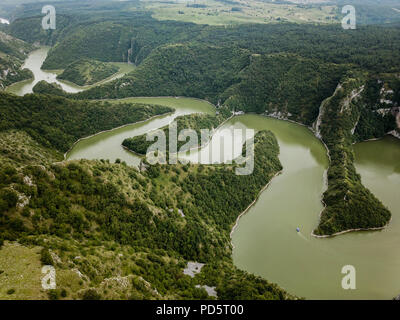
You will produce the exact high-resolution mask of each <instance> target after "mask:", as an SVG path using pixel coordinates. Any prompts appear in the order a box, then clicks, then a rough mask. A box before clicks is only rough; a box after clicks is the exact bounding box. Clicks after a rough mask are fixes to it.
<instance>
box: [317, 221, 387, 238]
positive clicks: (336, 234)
mask: <svg viewBox="0 0 400 320" xmlns="http://www.w3.org/2000/svg"><path fill="white" fill-rule="evenodd" d="M391 222H392V217H391V218H390V220H389V222H388V223H387V224H385V225H384V226H383V227H374V228H356V229H347V230H344V231H339V232H336V233H333V234H328V235H322V236H320V235H316V234H314V231H313V232H311V236H313V237H315V238H319V239H324V238H333V237H336V236H339V235H342V234H346V233H350V232H367V231H379V230H384V229H386V228H387V227H388V226H389V225H390V223H391Z"/></svg>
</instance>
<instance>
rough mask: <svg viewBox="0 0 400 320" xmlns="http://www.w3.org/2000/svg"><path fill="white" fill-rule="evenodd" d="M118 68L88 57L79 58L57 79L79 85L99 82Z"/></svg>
mask: <svg viewBox="0 0 400 320" xmlns="http://www.w3.org/2000/svg"><path fill="white" fill-rule="evenodd" d="M118 70H119V68H118V67H117V66H115V65H112V64H107V63H104V62H99V61H96V60H90V59H81V60H78V61H75V62H73V63H71V64H70V65H68V66H67V67H66V68H65V69H64V71H63V72H62V73H61V74H60V75H58V76H57V79H60V80H68V81H70V82H73V83H75V84H77V85H79V86H86V85H91V84H95V83H97V82H100V81H102V80H104V79H107V78H108V77H110V76H112V75H113V74H115V73H116V72H118Z"/></svg>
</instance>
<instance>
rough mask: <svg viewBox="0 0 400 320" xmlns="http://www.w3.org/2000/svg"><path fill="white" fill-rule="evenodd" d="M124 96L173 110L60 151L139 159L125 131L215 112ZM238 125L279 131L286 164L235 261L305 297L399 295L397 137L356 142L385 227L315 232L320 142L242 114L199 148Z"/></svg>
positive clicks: (241, 239) (253, 214) (249, 224)
mask: <svg viewBox="0 0 400 320" xmlns="http://www.w3.org/2000/svg"><path fill="white" fill-rule="evenodd" d="M27 64H28V61H27ZM32 70H33V71H34V72H35V76H36V75H39V76H40V75H41V72H42V71H40V68H33V69H32ZM35 80H36V79H35ZM26 90H27V89H24V92H25V91H26ZM19 93H21V92H19ZM125 101H131V102H144V103H157V104H162V105H168V106H171V107H174V108H175V109H176V112H175V113H174V114H170V115H164V116H159V117H155V118H153V119H150V120H148V121H144V122H142V123H138V124H133V125H128V126H125V127H123V128H119V129H114V130H112V131H109V132H103V133H100V134H98V135H95V136H93V137H90V138H87V139H83V140H81V141H79V142H78V143H77V144H76V145H75V146H74V147H73V148H72V150H71V151H70V152H68V153H67V155H66V158H67V159H81V158H87V159H110V160H111V161H114V160H115V159H116V158H120V159H121V160H124V161H126V162H127V163H128V164H131V165H137V164H138V163H139V158H138V157H137V156H135V155H134V154H132V153H130V152H128V151H126V150H124V149H123V148H122V146H121V143H122V141H123V140H124V139H125V138H127V137H132V136H135V135H140V134H143V133H146V132H148V131H150V130H154V129H156V128H160V127H162V126H164V125H167V124H168V123H169V122H171V121H172V120H173V119H174V118H175V117H176V116H178V115H182V114H189V113H193V112H207V113H210V114H212V113H214V112H215V110H214V108H213V107H212V106H211V105H210V104H209V103H207V102H205V101H200V100H196V99H190V98H130V99H125ZM114 102H115V103H118V101H114ZM236 128H249V129H254V130H262V129H269V130H271V131H272V132H273V133H274V134H275V135H276V137H277V139H278V143H279V146H280V160H281V162H282V165H283V167H284V169H283V172H282V174H281V175H279V176H277V177H275V178H274V179H273V180H272V183H271V184H270V186H269V187H268V188H267V189H266V190H265V191H263V192H262V194H261V196H260V198H259V200H258V201H257V202H256V203H255V205H254V206H253V207H252V208H251V209H250V210H249V211H248V212H247V214H246V215H244V216H243V217H242V218H241V219H240V221H239V224H238V226H237V228H236V229H235V232H234V233H233V239H232V242H233V244H234V250H233V260H234V263H235V265H237V266H238V267H239V268H241V269H244V270H247V271H249V272H252V273H254V274H257V275H260V276H262V277H265V278H266V279H268V280H269V281H271V282H275V283H278V284H279V285H280V286H282V287H283V288H285V289H287V290H288V291H289V292H291V293H293V294H296V295H299V296H302V297H305V298H308V299H391V298H393V297H394V296H396V295H398V294H399V293H400V250H398V248H399V246H400V193H399V190H400V140H397V139H395V138H392V137H385V138H384V139H382V140H379V141H370V142H364V143H359V144H357V145H355V146H354V148H355V153H356V168H357V170H358V172H359V173H360V174H361V177H362V180H363V183H364V184H365V185H366V186H367V187H368V188H370V189H371V191H372V192H374V194H375V195H376V196H377V197H378V198H379V199H380V200H381V201H382V202H383V203H384V204H385V205H386V206H388V208H389V209H390V210H391V212H392V214H393V219H392V222H391V224H390V225H389V227H388V228H387V229H385V230H382V231H375V232H356V233H349V234H345V235H341V236H338V237H334V238H328V239H316V238H313V237H311V235H310V234H311V231H312V230H313V229H314V228H315V227H316V226H317V224H318V215H319V213H320V211H321V209H322V204H321V195H322V193H323V191H324V190H325V188H326V183H325V179H324V176H325V172H326V169H327V167H328V159H327V155H326V150H325V148H324V146H323V145H322V143H321V142H320V141H319V140H318V139H317V138H316V137H315V136H314V135H313V134H312V133H311V131H310V130H308V129H307V128H306V127H304V126H300V125H297V124H294V123H290V122H287V121H281V120H276V119H271V118H267V117H263V116H259V115H243V116H237V117H234V118H232V119H230V120H229V121H227V122H226V123H225V124H224V125H223V126H222V127H221V128H220V129H219V130H218V131H217V132H216V133H215V135H214V137H213V139H212V141H211V143H210V144H209V145H208V146H207V147H206V148H203V150H200V151H199V152H200V153H203V152H206V153H207V152H208V153H210V150H212V152H213V153H215V152H218V143H219V138H220V137H221V136H225V137H226V136H229V135H230V134H231V135H232V136H233V134H234V132H235V131H234V129H236ZM230 132H231V133H230ZM237 143H241V142H240V141H239V142H236V144H237ZM216 145H217V149H215V148H216ZM233 146H234V144H232V145H230V146H228V149H229V148H231V149H232V148H233ZM225 150H226V149H225ZM197 156H198V154H197V155H196V152H194V153H192V154H191V155H190V156H187V157H188V158H189V159H191V160H192V161H195V159H196V158H197ZM234 156H235V155H234V154H233V155H232V157H234ZM232 157H231V158H232ZM206 158H208V157H206ZM225 160H226V159H225ZM228 160H229V159H228ZM203 162H206V163H210V162H214V161H203ZM297 227H299V228H300V232H299V233H297V232H296V228H297ZM345 265H352V266H354V267H355V268H356V290H344V289H343V288H342V286H341V280H342V277H343V276H344V275H343V274H342V273H341V270H342V267H343V266H345Z"/></svg>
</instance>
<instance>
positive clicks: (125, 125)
mask: <svg viewBox="0 0 400 320" xmlns="http://www.w3.org/2000/svg"><path fill="white" fill-rule="evenodd" d="M174 113H175V111H174V112H167V113H162V114H157V115H154V116H151V117H150V118H147V119H144V120H140V121H137V122H132V123H127V124H124V125H122V126H119V127H115V128H112V129H108V130H103V131H100V132H97V133H94V134H92V135H90V136H87V137H83V138H79V139H78V140H76V141H75V142H74V143H73V145H72V146H71V148H69V149H68V151H66V152H65V153H64V160H63V161H65V160H67V154H68V153H69V152H71V150H72V149H73V148H74V147H75V145H76V144H77V143H79V142H80V141H82V140H86V139H89V138H93V137H94V136H97V135H99V134H102V133H105V132H110V131H114V130H118V129H121V128H124V127H127V126H131V125H135V124H139V123H143V122H146V121H149V120H151V119H153V118H156V117H162V116H166V115H171V114H174Z"/></svg>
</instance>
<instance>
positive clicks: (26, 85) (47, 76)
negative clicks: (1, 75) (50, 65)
mask: <svg viewBox="0 0 400 320" xmlns="http://www.w3.org/2000/svg"><path fill="white" fill-rule="evenodd" d="M49 50H50V47H41V48H40V49H38V50H35V51H33V52H31V53H30V54H29V56H28V58H27V59H26V60H25V62H24V64H23V65H22V68H26V69H29V70H31V71H32V73H33V74H34V79H30V80H25V81H21V82H18V83H15V84H13V85H11V86H9V87H7V88H6V91H8V92H12V93H14V94H17V95H20V96H23V95H25V94H27V93H32V89H33V87H34V86H35V85H36V84H37V83H38V82H40V81H42V80H44V81H47V82H49V83H57V84H58V85H60V86H61V87H62V89H63V90H64V91H66V92H69V93H77V92H80V91H83V90H86V89H89V88H91V87H93V86H94V85H92V86H86V87H80V86H78V85H76V84H73V83H71V82H67V81H61V80H57V74H58V73H59V72H60V70H58V72H57V71H49V70H42V69H41V66H42V64H43V62H44V60H45V59H46V57H47V54H48V52H49ZM114 64H115V65H117V66H118V67H119V68H120V70H119V71H118V72H117V73H116V74H114V75H113V76H111V77H110V78H108V79H106V80H103V81H101V82H99V83H97V84H96V85H98V84H101V83H105V82H108V81H111V80H114V79H117V78H120V77H122V76H123V75H125V74H126V73H128V72H130V71H132V70H133V69H134V66H133V65H129V64H127V63H117V62H116V63H114Z"/></svg>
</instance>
